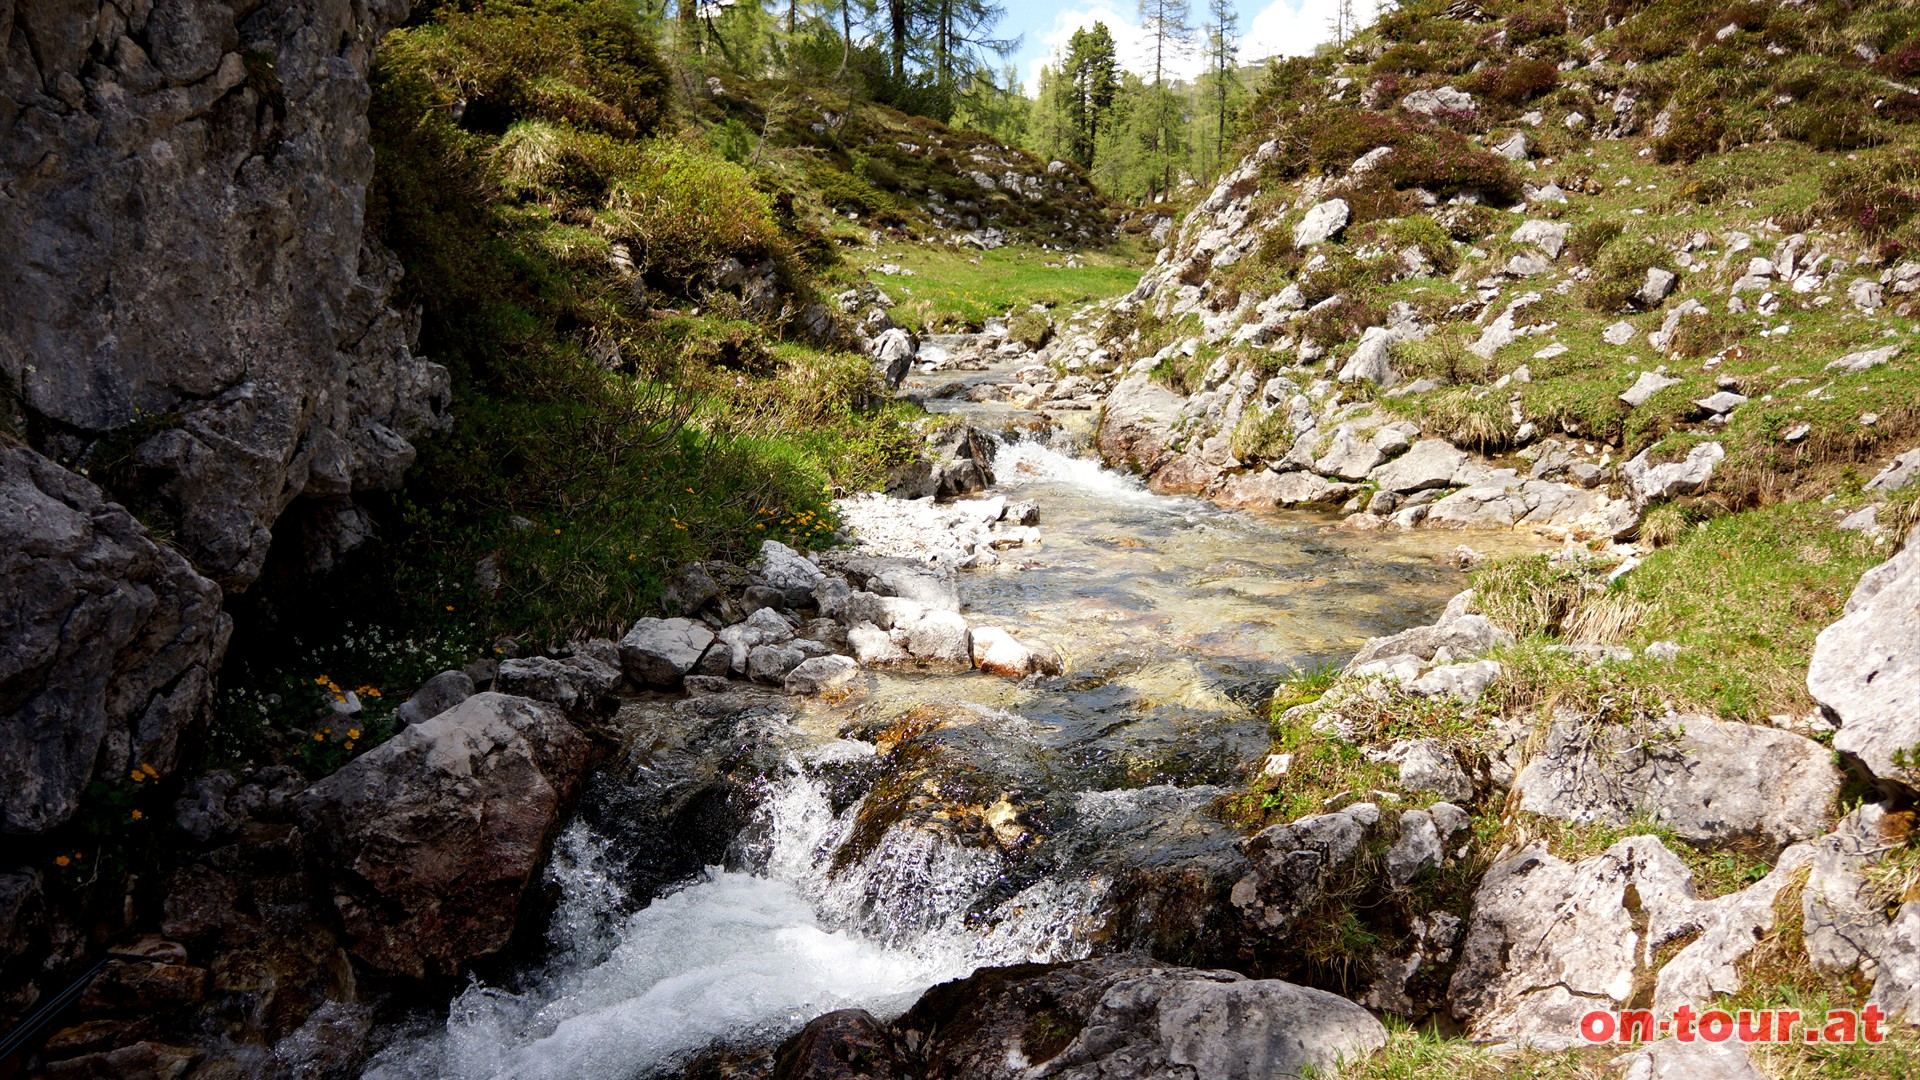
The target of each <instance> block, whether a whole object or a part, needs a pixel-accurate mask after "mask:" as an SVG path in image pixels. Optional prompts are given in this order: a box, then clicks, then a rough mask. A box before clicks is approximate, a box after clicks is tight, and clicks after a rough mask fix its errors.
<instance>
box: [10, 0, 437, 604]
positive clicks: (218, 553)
mask: <svg viewBox="0 0 1920 1080" xmlns="http://www.w3.org/2000/svg"><path fill="white" fill-rule="evenodd" d="M12 7H13V6H12V5H9V6H8V9H9V10H12ZM121 10H122V9H119V8H115V7H113V6H112V5H108V4H103V3H95V2H86V0H75V2H69V3H62V4H31V5H25V6H22V7H20V8H19V9H18V12H17V20H18V21H17V22H16V23H14V24H13V29H14V31H15V38H14V41H15V45H14V47H13V48H12V50H11V52H10V54H9V56H10V59H9V61H8V63H7V64H6V65H5V66H4V68H0V113H4V115H6V116H7V117H8V118H9V122H8V124H7V127H6V129H5V133H4V134H0V192H4V194H0V249H4V250H6V251H7V252H9V253H10V256H9V258H8V259H7V260H6V264H5V269H4V270H3V271H0V274H3V275H4V277H3V278H0V373H3V374H4V375H5V377H6V378H7V380H8V381H9V382H10V383H11V384H12V385H13V386H15V387H18V388H19V393H20V396H21V400H22V402H23V404H24V406H25V408H26V410H27V411H28V413H29V414H31V415H33V416H35V417H38V418H41V419H42V420H44V421H46V422H47V423H48V424H50V425H53V426H55V427H56V428H57V429H58V430H60V431H61V432H63V434H58V435H52V436H49V437H47V438H46V439H45V440H43V442H44V445H42V446H40V447H39V448H40V449H42V450H43V451H45V452H47V453H49V455H50V456H52V457H54V458H55V459H57V460H60V461H62V462H76V463H80V464H85V463H86V462H87V460H88V459H89V458H90V456H91V455H92V454H94V453H95V452H96V451H97V450H98V449H99V447H100V444H101V442H102V440H103V439H105V438H106V437H108V436H110V435H113V434H114V433H116V432H123V431H125V430H126V429H127V428H129V426H131V425H134V424H136V423H139V424H149V423H153V422H154V421H155V420H156V419H157V420H158V423H157V424H156V425H155V426H154V427H153V429H152V430H151V433H148V434H145V435H144V436H142V437H139V438H137V440H136V441H135V442H134V444H133V446H132V448H131V455H130V459H131V466H132V468H133V469H134V471H135V472H136V473H137V474H138V483H139V485H140V489H141V490H142V491H152V492H154V493H155V495H156V496H157V502H156V505H157V506H161V507H164V508H165V512H166V514H167V516H168V517H169V518H171V519H172V520H170V521H169V525H170V527H171V528H172V530H173V534H174V535H173V543H174V545H175V546H176V547H178V548H179V549H180V551H181V552H182V553H183V554H185V555H186V556H187V558H188V559H189V560H190V561H192V563H193V564H194V566H195V567H197V568H198V569H199V570H200V572H201V573H202V574H204V575H205V576H207V577H209V578H211V579H213V580H214V581H216V582H218V583H219V584H220V585H222V586H223V587H225V588H226V589H228V590H229V591H233V590H238V589H243V588H245V587H246V586H247V585H248V584H249V583H250V582H252V581H253V579H254V578H255V577H257V576H258V575H259V572H260V569H261V565H262V562H263V561H264V560H265V558H266V553H267V546H268V543H269V541H270V540H271V538H272V537H271V533H270V531H269V530H270V529H271V528H272V527H273V525H274V523H275V522H276V520H278V519H279V518H280V516H281V514H282V513H283V512H284V511H286V510H287V509H288V507H289V506H290V504H292V503H293V502H294V501H295V500H296V499H301V498H303V497H305V498H307V499H312V500H319V501H320V502H322V503H325V504H331V505H332V506H333V508H334V509H336V510H337V509H339V508H340V507H341V506H342V505H344V504H346V503H347V500H348V499H349V498H350V497H351V495H352V494H353V493H354V492H356V491H367V490H374V489H383V488H392V487H394V486H396V485H397V484H398V483H399V481H400V478H401V475H402V474H403V473H404V472H405V471H406V469H407V467H408V466H409V465H410V464H411V463H412V461H413V456H414V450H413V447H412V445H411V444H410V443H409V442H408V439H409V438H410V437H412V436H413V435H414V434H415V433H417V432H419V431H421V430H423V429H428V428H432V427H436V426H438V425H439V424H441V423H442V422H443V421H444V417H443V413H444V410H445V408H446V405H447V395H448V381H447V373H446V371H445V370H444V369H442V368H441V367H439V366H438V365H436V364H431V363H427V362H425V361H422V360H420V359H418V358H416V357H414V356H413V355H412V353H411V351H410V348H409V345H410V342H411V341H412V340H413V339H414V337H415V335H416V333H417V326H416V325H415V320H414V319H413V318H412V317H410V316H407V315H403V314H402V313H400V312H398V311H395V310H394V309H393V308H392V307H391V306H390V305H389V303H388V297H389V296H390V294H391V292H392V290H393V287H394V284H395V282H396V280H397V279H398V276H399V268H398V266H397V264H396V263H395V262H394V261H393V260H392V259H391V258H390V257H388V256H386V255H384V254H382V253H380V252H378V251H375V250H374V249H372V248H371V247H369V246H367V245H366V243H365V239H364V235H363V234H364V229H363V214H364V206H365V199H366V188H367V183H368V180H369V179H370V178H371V176H372V174H373V151H372V148H371V147H370V146H369V144H368V141H367V121H366V111H367V101H368V88H367V68H368V64H369V61H370V59H371V56H372V52H373V47H374V43H375V42H376V41H377V40H378V38H379V36H380V34H381V33H382V32H384V31H385V30H386V29H387V28H388V27H390V26H394V25H397V24H398V23H399V22H401V21H402V20H403V19H404V18H405V17H406V13H407V4H406V2H405V0H371V2H368V3H360V4H338V5H321V4H314V3H308V2H302V0H281V2H277V3H272V4H270V5H268V6H267V7H265V8H257V7H255V6H252V5H249V6H245V7H243V8H241V9H240V10H239V11H236V10H235V9H234V8H231V7H229V6H227V5H225V4H189V3H180V2H162V3H159V4H155V5H144V4H143V5H135V6H134V7H132V8H130V9H126V10H129V11H131V12H132V15H131V16H123V15H121V14H120V11H121ZM29 43H30V44H31V48H28V47H27V46H28V44H29ZM248 57H250V58H252V59H243V58H248ZM263 69H264V70H267V71H270V72H271V74H270V75H269V76H265V77H262V76H259V75H258V74H255V75H253V76H250V75H249V72H250V71H253V72H256V73H257V72H259V71H261V70H263ZM83 79H84V81H85V82H84V85H86V86H92V87H95V88H96V89H94V90H92V91H86V90H83V83H82V81H81V80H83ZM315 509H318V508H315ZM355 518H357V515H352V514H349V515H346V516H345V517H344V518H342V517H341V515H339V514H328V513H315V514H312V515H310V522H311V524H312V526H313V527H314V528H317V529H320V530H322V531H325V530H327V529H333V530H334V531H335V532H336V533H337V532H338V531H339V529H341V528H347V527H349V526H350V525H351V524H352V523H353V520H354V519H355ZM337 539H339V538H337V537H336V538H335V539H329V538H327V537H313V538H312V542H313V543H314V544H316V545H318V546H319V547H320V548H323V549H325V548H332V547H337V546H338V543H337V542H336V541H337Z"/></svg>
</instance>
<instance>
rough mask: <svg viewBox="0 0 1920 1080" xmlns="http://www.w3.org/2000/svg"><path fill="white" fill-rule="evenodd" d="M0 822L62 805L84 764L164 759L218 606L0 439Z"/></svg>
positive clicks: (208, 666) (201, 699)
mask: <svg viewBox="0 0 1920 1080" xmlns="http://www.w3.org/2000/svg"><path fill="white" fill-rule="evenodd" d="M0 596H4V597H5V599H4V600H0V833H4V834H22V833H27V834H31V833H40V832H45V831H46V830H48V829H52V828H54V827H56V826H58V825H60V824H62V823H64V822H65V821H66V820H67V819H68V818H70V817H71V816H72V815H73V812H74V809H75V807H76V806H77V805H78V802H79V799H80V794H81V792H82V791H84V790H85V789H86V787H87V785H88V784H89V783H90V782H92V781H93V780H94V779H95V777H96V776H98V777H101V778H116V779H124V778H125V776H126V774H127V773H128V771H130V770H131V769H132V768H134V767H136V766H139V765H152V766H153V767H154V768H155V769H156V770H158V771H159V773H160V774H161V775H163V776H164V775H167V774H169V773H171V772H172V771H173V768H174V766H175V764H176V763H177V761H178V759H179V756H180V751H181V739H182V736H183V735H184V734H186V733H187V732H188V731H189V730H190V729H191V728H192V727H193V725H194V724H196V723H197V722H198V721H199V719H200V716H201V714H202V710H203V709H204V706H205V702H206V700H207V698H208V695H209V693H210V689H209V688H210V686H211V675H212V672H213V670H214V669H215V667H216V666H217V665H218V663H219V661H220V657H221V655H222V653H223V652H224V651H225V647H226V640H227V633H228V630H229V628H230V626H231V623H230V620H229V619H228V618H227V616H226V615H225V614H224V613H223V612H222V611H221V610H220V588H219V586H217V585H215V584H214V583H213V582H211V581H208V580H207V579H206V578H204V577H202V576H200V575H199V574H197V573H195V572H194V569H193V567H192V566H190V565H188V563H187V560H186V559H184V558H182V557H181V556H180V554H179V553H178V552H176V551H174V550H173V549H172V548H169V547H163V546H161V545H159V544H156V543H154V542H153V541H152V540H150V539H148V537H147V533H146V530H145V529H142V528H141V527H140V524H139V523H138V522H136V521H135V520H134V519H133V516H132V515H131V514H129V513H127V511H126V510H124V509H122V508H121V507H120V506H119V505H118V504H115V503H110V502H108V501H106V499H104V498H103V497H102V496H101V494H100V491H99V489H98V488H96V487H94V486H93V484H92V483H90V482H89V481H87V480H86V479H85V478H83V477H81V476H78V475H75V474H74V473H72V472H70V471H68V470H67V469H64V468H61V467H60V466H59V465H56V464H54V463H53V462H52V461H49V460H47V459H46V458H44V457H42V456H40V455H39V454H36V453H34V452H33V451H31V450H28V449H26V448H24V447H18V446H0Z"/></svg>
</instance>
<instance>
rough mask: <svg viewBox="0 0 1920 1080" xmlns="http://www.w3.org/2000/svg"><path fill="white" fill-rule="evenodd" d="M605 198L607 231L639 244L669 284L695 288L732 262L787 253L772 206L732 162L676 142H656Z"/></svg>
mask: <svg viewBox="0 0 1920 1080" xmlns="http://www.w3.org/2000/svg"><path fill="white" fill-rule="evenodd" d="M636 165H637V168H636V169H635V171H634V173H633V174H632V175H630V176H628V177H627V178H626V179H624V180H621V181H620V182H618V183H616V184H615V185H614V187H613V190H612V192H611V193H610V195H609V197H608V202H607V209H606V218H607V222H608V227H609V229H610V231H611V232H612V233H613V234H614V235H616V236H621V237H626V238H631V239H634V240H637V241H639V242H640V243H641V244H642V245H643V248H644V252H645V255H644V269H645V270H646V271H647V272H648V273H649V274H650V275H659V276H661V277H663V278H665V279H666V280H668V281H670V282H687V281H691V280H692V279H693V278H694V277H696V276H697V275H698V274H700V273H701V272H703V271H704V270H706V269H707V268H708V267H710V266H712V265H713V264H714V263H716V262H719V261H720V260H722V259H725V258H727V257H729V256H737V257H740V258H742V259H748V260H753V259H762V258H767V257H770V256H773V255H776V254H780V253H781V252H782V248H783V244H782V241H781V237H780V230H779V228H778V227H777V226H776V225H775V224H774V220H773V203H772V200H770V199H769V198H768V197H767V195H766V194H765V193H764V192H762V191H760V190H759V189H758V188H757V187H755V186H754V183H753V177H752V176H750V175H749V174H748V173H747V171H746V170H745V169H743V168H741V167H740V166H738V165H735V164H733V163H732V162H730V161H726V160H724V159H721V158H716V157H713V156H711V155H710V154H707V153H703V152H701V151H699V150H697V149H696V148H695V147H694V146H693V145H692V144H691V143H689V142H685V141H682V140H679V139H669V138H662V139H657V140H655V141H654V142H653V143H651V144H649V146H648V153H647V154H646V155H645V157H644V158H642V159H641V160H639V161H638V162H636Z"/></svg>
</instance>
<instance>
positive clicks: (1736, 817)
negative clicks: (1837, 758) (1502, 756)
mask: <svg viewBox="0 0 1920 1080" xmlns="http://www.w3.org/2000/svg"><path fill="white" fill-rule="evenodd" d="M1840 781H1841V775H1840V770H1839V769H1838V768H1837V767H1836V766H1835V765H1834V762H1833V754H1832V752H1831V751H1829V750H1828V749H1827V748H1826V747H1824V746H1821V745H1820V744H1819V743H1816V742H1814V741H1813V740H1811V739H1808V738H1805V737H1803V736H1800V735H1796V734H1794V733H1793V732H1790V731H1783V730H1781V729H1779V728H1774V727H1767V726H1763V725H1759V724H1741V723H1732V722H1728V721H1722V720H1716V719H1714V718H1712V717H1707V716H1670V717H1665V718H1662V719H1659V720H1650V721H1645V722H1637V723H1633V724H1613V723H1604V722H1599V721H1591V720H1585V719H1581V718H1579V717H1573V716H1562V717H1561V718H1560V719H1557V720H1555V721H1554V722H1553V723H1552V724H1551V725H1549V727H1548V728H1547V733H1546V737H1545V739H1544V740H1543V742H1542V744H1541V746H1540V749H1539V750H1538V751H1536V752H1535V753H1534V755H1533V757H1532V759H1531V760H1529V761H1528V763H1527V767H1526V768H1525V769H1524V770H1523V771H1522V772H1521V773H1520V775H1519V777H1518V778H1517V779H1516V780H1515V781H1514V785H1513V791H1514V795H1515V796H1516V797H1517V798H1518V799H1519V807H1520V809H1522V810H1526V811H1528V812H1530V813H1535V814H1540V815H1542V816H1544V817H1550V818H1554V819H1556V820H1560V821H1567V822H1572V823H1573V824H1576V825H1608V826H1614V827H1624V826H1627V825H1630V824H1632V823H1633V822H1635V821H1643V820H1644V821H1651V822H1653V823H1655V824H1657V825H1660V826H1662V827H1663V828H1667V829H1671V830H1673V833H1674V835H1676V836H1678V837H1680V838H1681V839H1683V840H1689V841H1692V842H1694V843H1731V842H1735V841H1745V842H1749V843H1755V842H1762V843H1768V844H1771V845H1772V849H1773V850H1774V851H1778V850H1780V849H1782V848H1784V847H1786V846H1787V845H1788V844H1792V843H1795V842H1797V841H1800V840H1806V839H1810V838H1812V837H1815V836H1819V835H1821V834H1822V833H1824V832H1826V831H1827V829H1828V828H1829V827H1831V826H1832V824H1833V816H1834V815H1833V810H1832V807H1833V803H1834V800H1835V798H1836V797H1837V796H1838V795H1839V792H1840Z"/></svg>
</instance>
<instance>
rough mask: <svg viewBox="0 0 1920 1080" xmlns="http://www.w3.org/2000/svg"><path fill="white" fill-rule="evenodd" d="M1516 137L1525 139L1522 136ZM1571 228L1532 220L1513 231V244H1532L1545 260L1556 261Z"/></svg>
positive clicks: (1564, 224) (1558, 223)
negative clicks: (1543, 255)
mask: <svg viewBox="0 0 1920 1080" xmlns="http://www.w3.org/2000/svg"><path fill="white" fill-rule="evenodd" d="M1516 137H1517V138H1522V139H1524V138H1525V137H1524V136H1516ZM1525 153H1526V151H1525V150H1522V151H1521V154H1522V156H1525ZM1571 228H1572V226H1570V225H1568V224H1567V223H1566V222H1564V221H1541V220H1534V221H1527V222H1522V223H1521V225H1520V227H1519V228H1517V229H1515V230H1513V242H1514V243H1516V244H1532V245H1533V246H1534V247H1537V248H1539V249H1540V250H1541V251H1544V252H1546V253H1547V258H1549V259H1557V258H1559V257H1560V252H1561V251H1562V250H1563V249H1565V248H1566V246H1567V232H1568V230H1569V229H1571Z"/></svg>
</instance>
